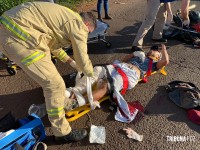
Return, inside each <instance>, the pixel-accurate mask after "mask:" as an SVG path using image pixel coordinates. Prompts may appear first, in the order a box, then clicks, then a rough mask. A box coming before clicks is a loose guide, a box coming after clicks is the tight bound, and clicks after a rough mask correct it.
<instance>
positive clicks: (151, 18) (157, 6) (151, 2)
mask: <svg viewBox="0 0 200 150" xmlns="http://www.w3.org/2000/svg"><path fill="white" fill-rule="evenodd" d="M166 15H167V13H166V8H165V5H164V4H163V3H160V0H147V9H146V18H145V20H144V21H143V23H142V25H141V26H140V29H139V30H138V33H137V35H136V38H135V40H134V42H133V44H132V45H133V46H139V47H142V45H143V39H144V37H145V35H146V34H147V33H148V31H149V29H151V27H152V26H153V24H154V23H155V25H154V32H153V37H152V38H153V39H160V38H162V33H163V27H164V25H165V22H166Z"/></svg>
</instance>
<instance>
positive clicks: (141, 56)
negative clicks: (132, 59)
mask: <svg viewBox="0 0 200 150" xmlns="http://www.w3.org/2000/svg"><path fill="white" fill-rule="evenodd" d="M133 55H134V56H137V57H139V58H140V59H141V60H142V62H144V60H145V57H146V56H145V53H144V52H143V51H135V52H133Z"/></svg>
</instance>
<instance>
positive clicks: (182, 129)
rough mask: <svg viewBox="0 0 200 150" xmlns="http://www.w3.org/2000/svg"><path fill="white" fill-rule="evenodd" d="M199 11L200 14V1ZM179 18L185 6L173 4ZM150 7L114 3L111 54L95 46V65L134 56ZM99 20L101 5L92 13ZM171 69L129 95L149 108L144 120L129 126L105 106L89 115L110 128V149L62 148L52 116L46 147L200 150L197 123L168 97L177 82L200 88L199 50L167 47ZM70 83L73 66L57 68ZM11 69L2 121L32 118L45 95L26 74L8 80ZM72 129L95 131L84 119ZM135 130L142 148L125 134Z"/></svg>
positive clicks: (83, 144) (0, 68)
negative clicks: (29, 115)
mask: <svg viewBox="0 0 200 150" xmlns="http://www.w3.org/2000/svg"><path fill="white" fill-rule="evenodd" d="M191 3H192V4H196V8H195V10H199V9H200V2H199V1H192V2H191ZM172 6H173V10H174V12H175V11H176V10H177V9H178V8H179V7H180V1H178V2H174V3H173V4H172ZM145 8H146V1H141V0H123V1H122V0H110V14H111V16H112V17H113V20H111V21H106V20H105V21H106V22H107V23H108V24H109V25H110V29H109V31H108V34H107V36H106V39H107V40H108V41H109V42H111V43H112V47H111V48H110V49H108V48H106V47H105V44H104V43H101V42H95V43H90V44H89V50H88V53H89V56H90V58H91V60H92V62H93V64H94V65H95V64H105V63H112V62H113V61H114V60H116V59H121V58H122V57H124V56H125V55H126V54H129V53H131V50H130V48H131V44H132V42H133V40H134V38H135V35H136V33H137V31H138V29H139V27H140V25H141V22H142V20H143V18H144V12H145ZM90 9H91V10H92V11H94V13H95V14H96V15H97V12H96V11H95V10H96V4H94V5H93V6H92V7H91V8H90ZM151 37H152V31H150V32H149V33H148V35H147V36H146V38H145V40H144V49H145V51H148V48H149V47H150V46H151V45H152V44H154V43H152V41H151ZM166 46H167V50H168V53H169V56H170V64H169V65H168V66H167V68H166V69H167V73H168V75H167V76H163V75H160V74H156V75H153V76H151V77H149V78H148V82H147V83H146V84H144V83H141V84H138V85H137V86H136V87H135V88H134V89H132V90H129V91H128V92H127V94H126V95H125V99H126V100H127V101H134V100H138V101H140V102H141V104H142V105H143V106H144V107H145V110H146V113H145V115H144V117H141V118H140V119H138V120H135V121H133V122H131V123H129V124H127V123H122V122H118V121H115V119H114V114H115V113H114V112H111V111H110V110H109V109H108V107H109V104H110V103H109V101H105V102H103V103H102V104H101V109H96V110H94V111H91V112H90V113H89V116H90V118H91V123H92V124H94V125H96V126H104V127H105V129H106V143H105V144H90V143H89V138H88V137H87V138H86V139H85V140H83V141H80V142H77V143H69V144H63V145H58V144H56V143H55V142H54V140H53V135H52V131H51V128H50V123H49V121H48V119H47V116H46V117H44V118H43V119H42V121H43V122H44V125H45V130H46V133H47V138H46V140H45V141H44V142H45V143H46V144H47V145H48V149H49V150H56V149H59V150H64V149H75V150H82V149H88V150H94V149H111V150H114V149H119V150H128V149H131V150H133V149H134V150H166V149H169V150H199V149H200V137H199V136H200V126H199V125H196V124H194V123H193V122H191V121H190V120H189V119H188V118H187V115H186V111H185V110H183V109H181V108H179V107H177V106H176V105H175V104H174V103H173V102H171V101H170V100H169V98H168V96H167V93H166V90H165V88H164V86H165V85H166V84H167V83H168V82H170V81H173V80H182V81H190V82H193V83H194V84H196V85H197V86H198V87H200V82H199V80H200V61H199V56H200V49H195V48H193V47H192V46H190V45H186V44H184V43H182V42H179V41H175V40H170V41H169V42H168V43H167V44H166ZM56 66H57V68H58V70H59V72H60V74H61V75H62V77H63V78H64V80H65V82H66V85H67V87H69V86H72V85H74V82H73V81H72V80H73V79H74V78H73V76H72V75H71V74H73V73H74V72H75V70H73V69H72V68H71V67H70V66H69V65H68V64H63V63H61V62H58V63H57V64H56ZM5 67H6V66H5V63H4V62H3V61H0V84H1V88H0V117H2V116H4V115H5V114H6V113H7V112H9V111H12V113H13V115H14V116H15V117H16V118H23V117H25V116H27V111H28V108H29V106H30V105H31V104H40V103H43V102H44V97H43V94H42V89H41V88H40V87H39V85H38V84H37V83H36V82H34V81H33V80H32V79H31V78H29V77H28V76H27V75H26V74H25V73H24V72H23V71H22V70H18V73H17V74H16V75H14V76H10V75H8V73H7V72H6V69H5ZM70 124H71V126H72V128H87V129H88V130H89V126H90V122H89V117H88V116H87V115H84V116H83V117H81V118H79V119H78V120H76V121H74V122H71V123H70ZM126 127H130V128H132V129H134V130H135V131H136V132H137V133H138V134H141V135H143V136H144V139H143V141H142V142H137V141H135V140H133V139H129V138H127V136H126V134H125V132H124V131H123V130H122V129H123V128H126ZM176 137H183V138H187V140H186V141H176V140H174V141H173V140H172V141H170V138H173V139H174V138H176Z"/></svg>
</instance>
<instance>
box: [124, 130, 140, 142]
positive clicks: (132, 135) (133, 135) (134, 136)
mask: <svg viewBox="0 0 200 150" xmlns="http://www.w3.org/2000/svg"><path fill="white" fill-rule="evenodd" d="M123 130H124V131H126V133H127V136H128V138H130V139H135V140H137V141H140V142H141V141H142V140H143V135H139V134H137V133H136V132H135V131H134V130H133V129H131V128H123Z"/></svg>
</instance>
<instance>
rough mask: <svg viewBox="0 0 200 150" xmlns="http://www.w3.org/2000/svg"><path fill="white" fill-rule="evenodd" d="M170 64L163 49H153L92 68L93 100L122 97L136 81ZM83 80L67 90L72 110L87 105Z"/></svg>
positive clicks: (85, 87) (164, 48)
mask: <svg viewBox="0 0 200 150" xmlns="http://www.w3.org/2000/svg"><path fill="white" fill-rule="evenodd" d="M168 63H169V56H168V53H167V50H166V46H165V45H163V44H162V45H161V48H159V47H158V46H152V47H151V48H150V50H149V52H148V53H147V54H146V55H145V52H143V51H135V52H133V54H129V55H127V56H126V57H125V58H124V59H123V60H122V62H120V61H118V60H117V61H114V63H113V64H110V65H101V66H95V67H94V76H93V77H92V78H91V84H92V86H94V85H96V86H95V87H96V88H93V91H92V95H93V100H94V101H98V100H100V99H102V98H103V97H104V96H105V95H108V94H110V93H111V92H113V90H114V91H117V92H118V93H119V92H120V94H122V95H123V94H125V92H126V90H127V89H132V88H133V87H135V85H136V84H137V83H138V81H139V80H140V79H141V78H143V77H144V75H145V74H148V73H149V72H154V71H158V70H159V69H161V68H162V67H163V66H166V65H167V64H168ZM86 78H87V77H85V76H83V77H82V78H81V79H80V80H79V81H78V82H76V85H75V87H70V88H67V90H66V97H69V98H71V99H74V104H75V105H74V107H79V106H82V105H85V104H86V103H88V98H87V94H86V91H87V85H86Z"/></svg>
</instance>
